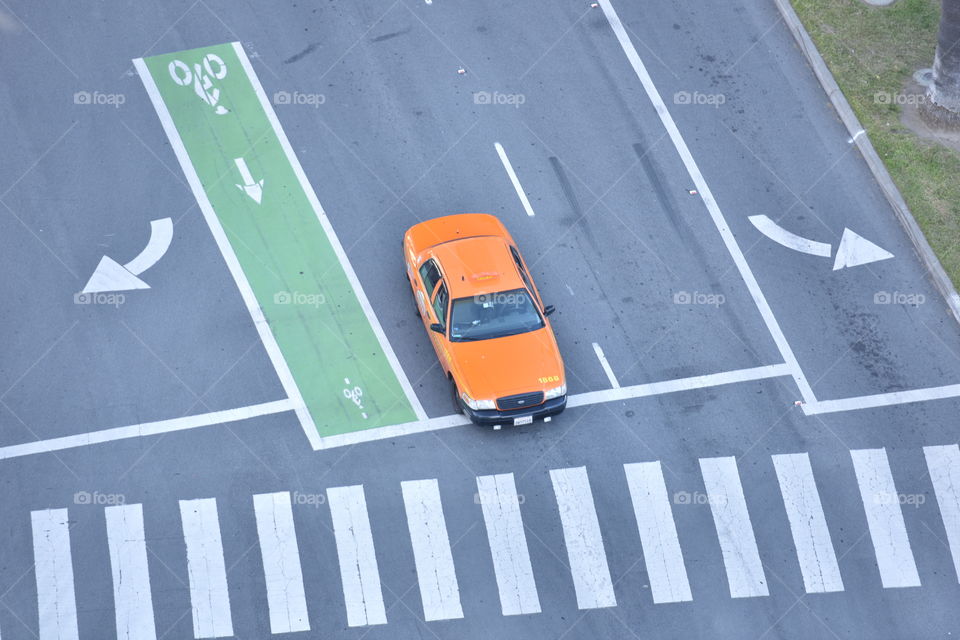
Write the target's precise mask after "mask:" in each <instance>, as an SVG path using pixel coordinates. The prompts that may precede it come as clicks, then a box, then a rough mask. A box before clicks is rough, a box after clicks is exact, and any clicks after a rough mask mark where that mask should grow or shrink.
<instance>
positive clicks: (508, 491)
mask: <svg viewBox="0 0 960 640" xmlns="http://www.w3.org/2000/svg"><path fill="white" fill-rule="evenodd" d="M477 492H478V494H479V496H480V506H481V507H482V509H483V521H484V523H485V524H486V526H487V540H488V541H489V542H490V555H491V556H492V557H493V572H494V574H495V575H496V577H497V589H498V590H499V592H500V608H501V610H502V611H503V615H505V616H515V615H521V614H525V613H540V597H539V596H538V595H537V584H536V581H535V580H534V578H533V567H532V566H531V565H530V552H529V550H528V549H527V536H526V533H525V532H524V529H523V519H522V518H521V516H520V500H519V498H518V497H517V487H516V484H515V483H514V481H513V474H512V473H502V474H498V475H495V476H478V477H477Z"/></svg>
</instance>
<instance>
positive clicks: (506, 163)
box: [493, 142, 536, 216]
mask: <svg viewBox="0 0 960 640" xmlns="http://www.w3.org/2000/svg"><path fill="white" fill-rule="evenodd" d="M493 146H494V148H496V150H497V155H499V156H500V162H502V163H503V168H504V169H506V171H507V175H508V176H509V177H510V182H511V183H513V188H514V190H516V192H517V196H518V197H519V198H520V204H522V205H523V210H524V211H526V212H527V215H528V216H533V215H536V214H534V212H533V207H531V206H530V200H528V199H527V194H526V193H525V192H524V190H523V185H521V184H520V180H519V178H517V172H516V171H514V170H513V165H512V164H510V158H508V157H507V152H506V151H504V150H503V145H502V144H500V143H499V142H494V143H493Z"/></svg>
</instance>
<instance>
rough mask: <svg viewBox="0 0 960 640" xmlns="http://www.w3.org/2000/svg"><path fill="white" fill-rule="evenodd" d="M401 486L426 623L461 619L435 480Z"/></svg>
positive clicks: (450, 555) (458, 590) (451, 554)
mask: <svg viewBox="0 0 960 640" xmlns="http://www.w3.org/2000/svg"><path fill="white" fill-rule="evenodd" d="M400 488H401V490H402V491H403V504H404V507H405V508H406V511H407V526H408V528H409V529H410V542H411V543H412V544H413V559H414V562H415V564H416V566H417V581H418V582H419V584H420V598H421V600H422V601H423V619H424V620H426V621H427V622H429V621H431V620H451V619H454V618H462V617H463V609H462V608H461V606H460V586H459V585H458V584H457V572H456V570H455V569H454V566H453V552H452V551H451V550H450V538H449V536H448V535H447V523H446V520H444V517H443V506H442V504H441V503H440V489H439V487H438V486H437V481H436V479H432V480H411V481H407V482H401V483H400Z"/></svg>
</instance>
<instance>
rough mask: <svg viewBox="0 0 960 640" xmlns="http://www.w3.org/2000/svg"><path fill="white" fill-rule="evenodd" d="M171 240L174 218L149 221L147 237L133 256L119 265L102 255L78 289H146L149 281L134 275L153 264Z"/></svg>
mask: <svg viewBox="0 0 960 640" xmlns="http://www.w3.org/2000/svg"><path fill="white" fill-rule="evenodd" d="M172 240H173V220H171V219H170V218H162V219H160V220H152V221H151V222H150V240H149V241H148V242H147V246H146V247H144V249H143V251H141V252H140V253H139V254H138V255H137V257H136V258H134V259H133V260H131V261H130V262H128V263H127V264H124V265H121V264H120V263H118V262H117V261H116V260H114V259H113V258H110V257H109V256H103V257H102V258H101V259H100V264H98V265H97V268H96V270H95V271H94V272H93V275H92V276H90V279H89V280H87V285H86V286H85V287H84V288H83V291H82V292H81V293H101V292H105V291H130V290H131V289H149V288H150V285H148V284H147V283H146V282H144V281H143V280H141V279H140V278H138V277H137V276H138V275H140V274H141V273H143V272H144V271H146V270H147V269H149V268H150V267H152V266H153V265H155V264H156V263H157V261H158V260H159V259H160V258H162V257H163V254H165V253H166V252H167V249H169V248H170V242H171V241H172Z"/></svg>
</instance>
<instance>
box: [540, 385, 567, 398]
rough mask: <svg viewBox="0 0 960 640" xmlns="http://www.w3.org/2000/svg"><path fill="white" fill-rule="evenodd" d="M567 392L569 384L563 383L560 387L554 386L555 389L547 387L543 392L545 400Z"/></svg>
mask: <svg viewBox="0 0 960 640" xmlns="http://www.w3.org/2000/svg"><path fill="white" fill-rule="evenodd" d="M566 394H567V385H565V384H562V385H560V386H559V387H554V388H553V389H547V390H546V391H545V392H544V394H543V399H544V400H549V399H550V398H559V397H560V396H563V395H566Z"/></svg>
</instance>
